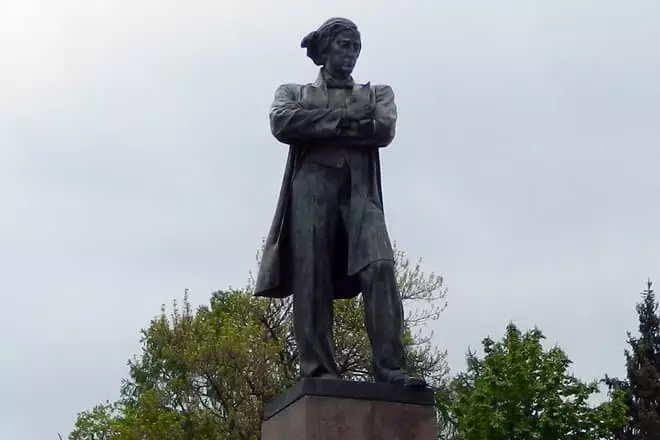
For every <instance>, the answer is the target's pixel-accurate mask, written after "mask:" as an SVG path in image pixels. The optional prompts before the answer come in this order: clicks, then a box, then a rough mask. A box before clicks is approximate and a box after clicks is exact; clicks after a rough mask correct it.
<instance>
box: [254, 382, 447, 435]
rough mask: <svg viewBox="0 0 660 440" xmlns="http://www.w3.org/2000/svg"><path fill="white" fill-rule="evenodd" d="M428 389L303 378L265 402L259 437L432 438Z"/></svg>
mask: <svg viewBox="0 0 660 440" xmlns="http://www.w3.org/2000/svg"><path fill="white" fill-rule="evenodd" d="M436 438H437V426H436V413H435V407H434V396H433V391H432V390H429V389H412V388H406V387H404V386H401V385H390V384H383V383H364V382H349V381H341V380H329V379H303V380H301V381H300V382H298V384H296V385H295V386H294V387H293V388H292V389H290V390H289V391H287V392H286V393H284V394H282V395H280V396H278V397H276V398H275V399H273V400H272V401H271V402H268V403H266V405H265V406H264V422H263V424H262V426H261V440H435V439H436Z"/></svg>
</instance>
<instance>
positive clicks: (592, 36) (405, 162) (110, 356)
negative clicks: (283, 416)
mask: <svg viewBox="0 0 660 440" xmlns="http://www.w3.org/2000/svg"><path fill="white" fill-rule="evenodd" d="M330 3H331V2H320V1H316V2H310V1H309V0H280V1H271V0H241V1H233V0H203V1H202V0H194V1H187V2H183V1H163V0H158V1H155V0H153V1H151V0H149V1H147V0H107V1H99V0H60V1H58V2H51V1H46V0H42V1H35V0H2V2H1V3H0V203H1V208H0V209H1V211H0V281H1V288H2V302H1V303H2V318H0V319H1V320H0V341H1V350H2V351H1V353H2V354H1V355H0V356H1V359H0V438H2V439H7V440H46V439H56V432H58V431H59V432H62V433H63V434H66V433H68V432H69V431H70V429H71V427H72V424H73V421H74V420H75V417H76V413H77V412H79V411H82V410H85V409H89V408H90V407H92V406H93V405H95V404H96V403H99V402H101V401H104V400H106V399H115V398H116V397H117V396H118V391H119V386H120V380H121V378H122V377H125V376H126V374H127V368H126V360H127V359H128V358H129V357H130V356H131V355H132V354H133V353H135V352H137V350H138V347H139V346H138V340H139V330H140V328H142V327H145V326H147V325H148V324H149V320H150V319H151V318H152V317H153V316H154V315H155V314H157V313H158V311H159V308H160V306H161V304H163V303H168V304H169V303H170V302H171V301H172V299H174V298H177V297H178V298H180V297H181V296H182V294H183V291H184V289H186V288H189V289H191V298H192V301H193V303H195V304H199V303H202V302H205V301H207V299H208V296H209V293H210V292H211V291H213V290H216V289H221V288H226V287H228V286H230V285H231V286H236V287H240V286H242V285H244V283H245V281H246V279H247V276H248V272H249V271H250V270H254V269H255V252H256V250H257V248H258V246H259V245H260V243H261V240H262V238H263V237H264V236H265V234H266V233H267V230H268V227H269V225H270V221H271V218H272V214H273V210H274V206H275V202H276V198H277V193H278V190H279V185H280V182H281V176H282V170H283V166H284V161H285V158H286V147H285V146H283V145H281V144H278V143H277V142H276V141H275V140H274V139H273V138H272V137H271V135H270V132H269V126H268V118H267V114H268V106H269V105H270V102H271V100H272V96H273V92H274V90H275V87H276V86H277V85H279V84H281V83H284V82H307V81H312V80H313V79H314V78H315V75H316V69H315V67H314V66H313V64H312V62H311V61H310V60H309V59H308V58H306V57H305V53H304V51H303V50H302V49H300V47H299V43H300V40H301V38H302V37H303V36H304V35H305V34H306V33H307V32H309V31H311V30H313V29H315V28H316V27H317V26H318V25H319V24H320V23H321V22H322V21H323V20H325V19H326V18H329V17H331V16H336V15H340V16H348V17H350V18H353V19H354V20H355V21H356V22H357V24H358V26H359V27H360V29H361V31H362V34H363V53H362V57H361V59H360V61H359V64H358V66H357V69H356V72H355V78H356V80H358V81H362V82H366V81H369V80H370V81H372V82H374V83H386V84H390V85H391V86H392V87H393V88H394V90H395V93H396V96H397V103H398V107H399V115H400V120H399V126H398V134H397V139H396V140H395V142H394V143H393V144H392V145H391V147H389V148H388V149H387V150H386V151H385V152H383V154H382V161H383V173H384V174H383V179H384V195H385V207H386V216H387V220H388V226H389V230H390V233H391V236H392V238H393V240H395V241H397V243H398V245H399V247H401V248H402V249H404V250H406V251H407V253H408V254H409V256H410V257H412V258H417V257H423V258H424V267H425V268H426V269H427V270H429V271H436V272H438V273H442V274H443V275H444V276H445V280H446V285H447V287H448V288H449V296H448V300H449V307H448V309H447V310H446V312H445V313H444V315H443V316H442V318H441V320H440V321H439V322H438V324H437V328H435V331H436V335H437V336H436V342H437V344H438V345H439V346H441V347H444V348H447V349H448V350H449V359H450V363H451V367H452V369H453V370H454V371H459V370H461V369H463V366H464V362H463V359H464V353H465V351H466V350H467V348H468V347H469V346H472V347H477V346H478V345H479V342H480V341H481V339H482V338H484V337H485V336H487V335H492V336H494V337H499V336H501V334H502V332H503V330H504V328H505V326H506V324H507V323H508V322H509V321H510V320H514V321H515V322H516V323H518V324H519V325H520V326H521V327H524V328H528V327H531V326H533V325H538V326H539V327H540V328H541V329H542V330H543V331H544V332H545V333H546V335H547V336H548V341H549V343H559V344H560V345H561V346H562V347H563V348H564V349H565V350H566V351H567V352H568V354H569V356H570V357H571V358H572V359H573V360H574V361H575V366H574V370H575V372H576V373H577V374H578V375H580V376H581V377H583V378H585V379H593V378H597V377H600V376H602V375H603V374H604V373H605V372H609V373H611V374H619V375H620V374H623V349H624V347H625V344H624V341H625V331H626V330H627V329H634V328H635V326H636V322H635V311H634V305H635V303H636V302H637V301H638V299H639V295H638V292H639V290H641V289H642V288H643V287H644V281H645V280H646V277H647V276H651V277H657V278H660V232H659V226H658V225H659V224H660V203H659V202H660V179H659V178H658V166H659V165H660V149H659V148H658V146H659V141H660V51H659V50H658V42H660V25H659V23H660V2H659V1H658V0H646V1H644V0H636V1H634V2H624V1H615V0H593V1H587V0H553V1H543V0H537V1H532V0H527V1H498V2H493V1H491V0H481V1H477V0H472V1H466V0H447V1H439V0H427V1H422V0H418V1H406V2H404V1H389V2H388V1H383V0H380V1H367V0H361V1H359V2H357V1H353V0H337V1H335V2H332V5H331V6H330V5H329V4H330Z"/></svg>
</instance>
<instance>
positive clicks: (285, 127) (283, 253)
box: [254, 73, 397, 299]
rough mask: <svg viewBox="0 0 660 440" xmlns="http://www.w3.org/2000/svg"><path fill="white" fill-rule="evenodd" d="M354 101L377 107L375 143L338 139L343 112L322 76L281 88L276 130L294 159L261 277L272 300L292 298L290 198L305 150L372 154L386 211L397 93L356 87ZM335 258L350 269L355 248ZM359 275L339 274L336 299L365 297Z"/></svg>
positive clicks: (375, 189) (258, 291)
mask: <svg viewBox="0 0 660 440" xmlns="http://www.w3.org/2000/svg"><path fill="white" fill-rule="evenodd" d="M353 99H369V100H370V101H371V102H372V104H373V105H374V108H375V112H374V120H375V134H374V136H372V137H371V138H369V139H361V140H359V141H351V142H350V144H349V141H347V140H346V139H340V138H338V137H337V133H338V126H339V123H340V116H339V114H338V113H339V112H337V111H334V110H335V109H331V108H328V104H327V103H328V90H327V87H326V83H325V80H324V77H323V74H322V73H320V74H319V77H318V78H317V80H316V81H315V82H314V83H310V84H304V85H300V84H284V85H281V86H279V87H278V88H277V90H276V92H275V98H274V100H273V103H272V105H271V108H270V125H271V131H272V133H273V135H274V136H275V138H276V139H278V140H279V141H280V142H282V143H285V144H288V145H289V155H288V159H287V163H286V167H285V169H284V177H283V179H282V187H281V189H280V195H279V199H278V202H277V206H276V209H275V215H274V218H273V221H272V223H271V227H270V231H269V233H268V237H267V238H266V243H265V247H264V250H263V254H262V260H261V266H260V267H259V272H258V274H257V279H256V286H255V292H254V294H255V295H257V296H263V297H270V298H284V297H286V296H289V295H290V294H291V288H290V285H291V276H292V271H294V270H295V268H293V267H291V257H290V248H291V245H290V242H289V240H290V238H289V236H288V234H287V232H288V231H287V225H288V223H289V221H288V216H289V209H288V206H289V199H290V196H291V186H292V182H293V179H294V177H295V175H296V172H297V171H298V169H299V168H300V165H301V162H302V158H303V156H304V154H305V148H306V147H308V146H312V145H314V146H317V145H323V144H326V145H327V146H328V147H330V148H331V147H332V146H333V145H334V146H355V147H358V148H364V149H368V150H369V156H370V160H371V162H372V166H371V169H372V170H373V172H372V173H371V179H370V180H371V184H370V188H369V189H368V191H369V192H370V196H371V197H373V198H374V200H378V201H379V202H380V206H381V207H382V206H383V196H382V185H381V173H380V157H379V148H382V147H386V146H388V145H389V144H390V143H391V142H392V140H393V139H394V136H395V127H396V119H397V109H396V105H395V103H394V92H393V91H392V88H391V87H390V86H386V85H370V84H369V83H367V84H355V85H354V86H353ZM342 244H343V246H340V248H341V249H343V250H345V251H346V252H339V253H338V255H337V256H336V257H335V258H336V259H337V261H335V262H334V263H335V265H336V266H337V267H344V268H347V265H346V261H347V256H346V253H347V252H348V251H349V244H348V243H342ZM362 254H364V258H363V260H364V261H363V262H362V263H363V264H362V267H364V266H365V265H366V264H368V263H370V261H369V255H368V252H366V253H365V252H363V253H362ZM354 275H355V273H349V271H348V269H346V270H342V271H340V272H338V273H336V274H335V275H334V278H333V285H334V298H335V299H341V298H352V297H355V296H357V295H358V294H359V293H360V288H359V285H358V283H357V280H356V277H355V276H354Z"/></svg>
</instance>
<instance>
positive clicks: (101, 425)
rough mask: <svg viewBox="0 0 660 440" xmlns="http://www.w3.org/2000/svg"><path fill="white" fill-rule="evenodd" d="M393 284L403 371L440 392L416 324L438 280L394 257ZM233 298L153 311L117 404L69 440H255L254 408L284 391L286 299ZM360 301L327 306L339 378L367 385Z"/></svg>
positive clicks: (439, 355) (101, 408)
mask: <svg viewBox="0 0 660 440" xmlns="http://www.w3.org/2000/svg"><path fill="white" fill-rule="evenodd" d="M395 256H396V262H397V276H398V285H399V288H400V290H401V295H402V297H403V299H404V303H405V304H406V308H407V311H408V315H407V318H406V333H405V342H406V351H407V353H408V362H409V367H410V370H411V371H412V372H414V373H415V374H419V375H422V376H424V377H425V378H427V380H428V381H429V382H430V383H431V384H432V385H435V386H441V385H442V384H443V383H444V379H445V376H446V373H447V365H446V360H445V357H446V355H445V353H444V352H442V351H439V350H438V349H437V348H435V347H434V346H433V345H432V343H431V337H432V334H430V333H428V332H422V331H421V329H422V327H423V326H425V325H427V324H428V323H430V322H431V321H433V320H435V319H437V318H438V317H439V315H440V313H441V312H442V310H443V309H444V307H445V305H446V303H445V295H446V291H445V289H444V288H443V280H442V277H440V276H437V275H435V274H433V273H431V274H427V273H425V272H423V271H422V269H421V265H420V262H419V261H418V262H417V263H416V264H414V263H411V261H410V260H409V259H408V258H406V257H405V254H404V253H403V252H401V251H399V250H396V252H395ZM253 285H254V281H253V279H252V277H250V280H249V282H248V286H247V287H246V288H245V289H241V290H230V291H220V292H215V293H213V294H212V296H211V299H210V302H209V304H208V305H204V306H201V307H199V308H197V309H196V310H194V309H193V308H192V306H191V305H190V302H189V301H188V295H187V292H186V295H185V297H184V301H183V304H182V306H179V305H178V304H177V303H174V307H173V308H172V310H171V311H168V310H166V309H165V307H163V309H162V310H161V313H160V315H159V316H157V317H156V318H155V319H153V320H152V321H151V323H150V325H149V327H147V328H146V329H144V330H142V338H141V353H140V354H139V355H138V356H135V357H134V358H133V359H131V360H130V361H129V377H128V378H127V379H125V380H124V381H123V384H122V387H121V393H120V396H121V397H120V399H119V400H118V401H117V402H114V403H106V404H103V405H98V406H97V407H95V408H93V409H91V410H89V411H85V412H82V413H80V414H79V415H78V418H77V420H76V424H75V427H74V430H73V432H72V433H71V434H70V437H69V439H70V440H145V439H158V440H163V439H165V440H169V439H172V440H180V439H181V440H185V439H195V440H205V439H209V440H210V439H219V438H222V439H226V440H257V439H258V438H259V431H260V422H261V415H262V411H263V408H262V402H264V401H266V400H268V399H270V398H272V397H273V396H275V395H277V394H279V393H281V392H282V391H284V390H285V389H287V388H288V387H290V386H292V385H293V383H294V382H295V381H296V379H297V370H298V357H297V349H296V344H295V339H294V337H293V325H292V324H293V322H292V304H291V299H290V298H287V299H281V300H280V299H277V300H276V299H265V298H256V297H254V296H253V295H252V289H253ZM362 313H363V312H362V300H361V298H360V297H358V298H356V299H354V300H342V301H336V302H335V314H336V317H335V346H336V347H335V350H336V356H337V363H338V365H339V368H340V371H341V373H342V375H343V377H344V378H345V379H351V380H369V379H370V377H371V372H370V368H369V367H370V363H371V348H370V345H369V341H368V338H367V335H366V331H365V330H364V324H363V317H362Z"/></svg>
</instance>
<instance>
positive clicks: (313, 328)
mask: <svg viewBox="0 0 660 440" xmlns="http://www.w3.org/2000/svg"><path fill="white" fill-rule="evenodd" d="M337 173H338V170H333V169H326V168H324V167H321V166H313V167H312V166H311V165H310V166H307V167H303V168H302V169H301V170H299V172H298V174H297V176H296V178H295V180H294V182H293V188H292V194H291V196H292V199H291V211H290V214H291V215H290V217H291V223H290V226H291V229H290V232H291V234H292V235H291V246H292V249H291V252H292V257H293V258H292V268H291V269H292V290H293V314H294V332H295V337H296V342H297V345H298V354H299V359H300V370H301V374H302V376H303V377H319V376H324V375H332V376H337V375H338V369H337V365H336V363H335V359H334V350H333V345H334V344H333V337H332V330H333V329H332V325H333V285H332V259H333V255H332V250H333V248H334V238H335V233H336V227H337V224H338V223H337V222H338V221H339V217H338V204H337V201H336V197H335V195H336V193H337V192H338V190H339V183H340V181H338V176H337V175H336V174H337Z"/></svg>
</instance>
